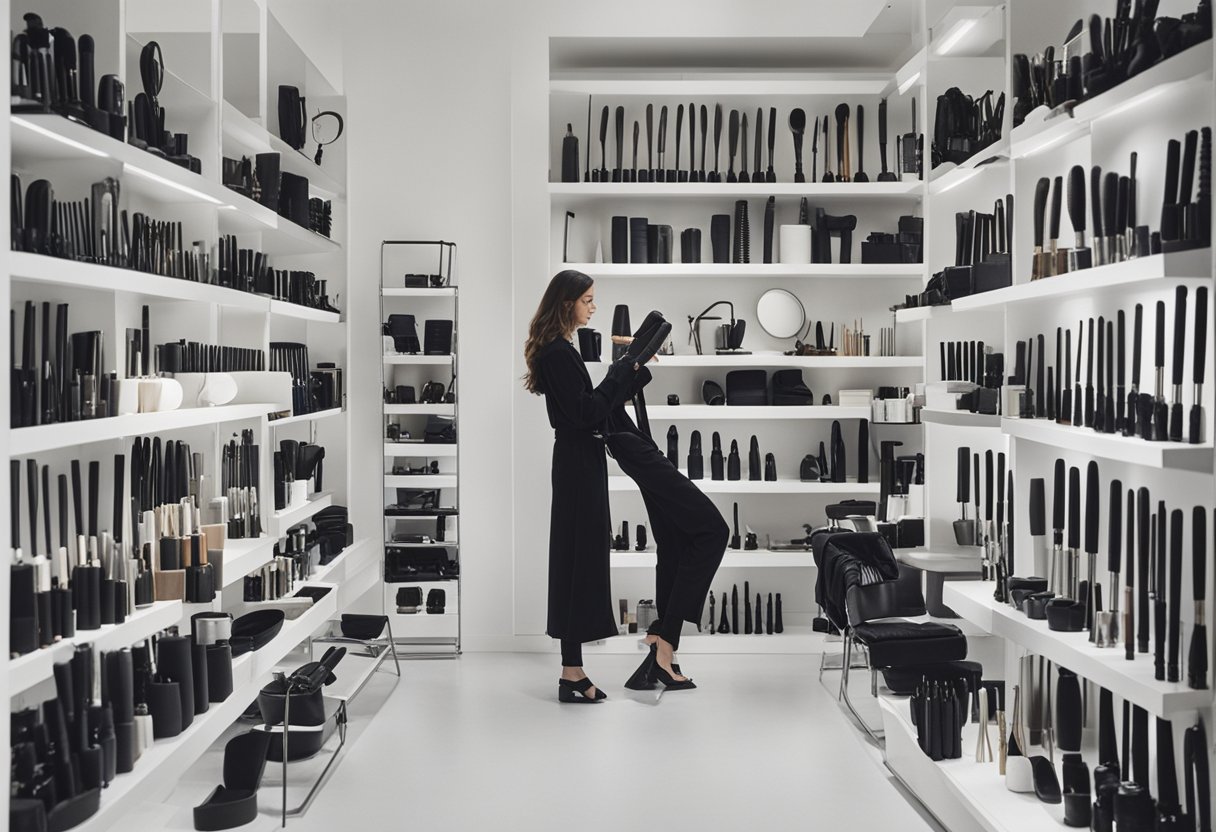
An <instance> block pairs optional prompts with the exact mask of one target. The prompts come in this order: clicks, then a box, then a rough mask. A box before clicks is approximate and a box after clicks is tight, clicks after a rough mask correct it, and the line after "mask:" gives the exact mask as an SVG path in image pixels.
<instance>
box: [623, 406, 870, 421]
mask: <svg viewBox="0 0 1216 832" xmlns="http://www.w3.org/2000/svg"><path fill="white" fill-rule="evenodd" d="M630 409H631V410H632V406H630ZM646 414H647V415H648V416H649V417H650V418H651V419H654V420H656V421H663V422H689V421H714V422H729V421H748V422H750V421H761V420H783V421H790V420H798V419H821V420H830V419H869V418H870V408H868V407H839V406H836V405H828V406H823V405H789V406H776V405H770V406H759V405H757V406H755V407H730V406H728V405H723V406H718V405H708V404H680V405H665V404H659V405H647V407H646Z"/></svg>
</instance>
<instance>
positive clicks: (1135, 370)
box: [1123, 303, 1144, 436]
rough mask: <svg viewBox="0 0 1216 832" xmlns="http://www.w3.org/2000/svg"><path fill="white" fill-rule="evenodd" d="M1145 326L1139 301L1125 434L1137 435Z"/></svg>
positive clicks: (1133, 340)
mask: <svg viewBox="0 0 1216 832" xmlns="http://www.w3.org/2000/svg"><path fill="white" fill-rule="evenodd" d="M1143 328H1144V307H1143V306H1142V305H1141V304H1139V303H1137V304H1136V311H1135V313H1134V315H1133V318H1132V386H1131V387H1129V388H1128V390H1127V412H1126V413H1125V414H1124V420H1123V435H1124V436H1135V435H1136V407H1137V403H1138V402H1139V400H1140V338H1141V335H1142V334H1143Z"/></svg>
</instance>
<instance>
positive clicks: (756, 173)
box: [752, 107, 764, 182]
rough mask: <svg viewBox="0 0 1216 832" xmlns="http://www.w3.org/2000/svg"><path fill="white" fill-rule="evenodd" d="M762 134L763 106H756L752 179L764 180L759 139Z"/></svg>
mask: <svg viewBox="0 0 1216 832" xmlns="http://www.w3.org/2000/svg"><path fill="white" fill-rule="evenodd" d="M763 136H764V108H763V107H757V108H756V141H755V145H754V147H753V148H752V181H753V182H763V181H764V163H763V161H762V158H761V157H762V154H763V153H764V151H763V145H764V143H763V142H762V141H761V139H762V138H763Z"/></svg>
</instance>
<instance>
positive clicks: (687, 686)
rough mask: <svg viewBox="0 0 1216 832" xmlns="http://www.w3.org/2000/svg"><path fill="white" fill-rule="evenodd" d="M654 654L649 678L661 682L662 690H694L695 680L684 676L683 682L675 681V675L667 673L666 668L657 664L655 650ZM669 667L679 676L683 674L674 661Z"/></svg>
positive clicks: (695, 686)
mask: <svg viewBox="0 0 1216 832" xmlns="http://www.w3.org/2000/svg"><path fill="white" fill-rule="evenodd" d="M655 656H656V658H655V663H654V669H653V670H652V671H651V679H656V680H658V681H660V682H662V683H663V689H664V690H696V688H697V685H696V683H695V682H693V680H692V679H691V678H690V677H685V679H684V681H683V682H677V681H676V679H675V676H672V675H671V674H670V673H668V672H667V671H666V670H664V669H663V666H662V665H660V664H659V662H658V658H657V657H658V652H657V651H656V653H655ZM671 669H672V670H674V671H675V672H676V674H677V675H679V676H683V675H684V674H682V673H680V669H679V666H678V665H676V664H675V663H672V665H671Z"/></svg>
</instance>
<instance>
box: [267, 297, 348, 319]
mask: <svg viewBox="0 0 1216 832" xmlns="http://www.w3.org/2000/svg"><path fill="white" fill-rule="evenodd" d="M270 314H271V315H276V316H278V317H280V318H294V319H297V320H301V321H309V322H312V323H322V324H340V323H342V313H341V312H328V311H326V310H324V309H313V308H312V307H310V306H301V305H300V304H298V303H288V302H287V301H285V300H273V299H272V300H271V301H270Z"/></svg>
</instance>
